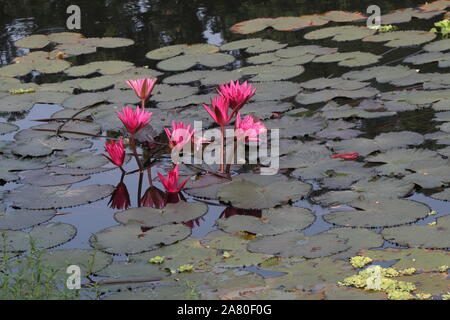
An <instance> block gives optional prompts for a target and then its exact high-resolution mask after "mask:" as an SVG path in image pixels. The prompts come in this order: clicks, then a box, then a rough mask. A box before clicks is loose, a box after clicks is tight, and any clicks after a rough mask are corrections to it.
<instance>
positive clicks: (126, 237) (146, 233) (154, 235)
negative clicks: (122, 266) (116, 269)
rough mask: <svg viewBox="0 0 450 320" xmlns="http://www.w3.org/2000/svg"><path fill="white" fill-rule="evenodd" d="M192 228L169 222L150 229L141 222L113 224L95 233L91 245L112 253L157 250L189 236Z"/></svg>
mask: <svg viewBox="0 0 450 320" xmlns="http://www.w3.org/2000/svg"><path fill="white" fill-rule="evenodd" d="M190 234H191V228H189V227H186V226H184V225H180V224H167V225H163V226H159V227H155V228H152V229H149V230H146V229H145V228H144V229H143V227H142V225H140V224H133V223H130V224H126V225H120V226H113V227H109V228H106V229H103V230H101V231H99V232H97V233H95V234H94V235H93V236H92V237H91V238H90V240H89V241H90V243H91V245H92V246H93V247H94V248H96V249H100V250H102V251H105V252H108V253H112V254H132V253H140V252H144V251H150V250H155V249H157V248H159V247H160V246H161V245H170V244H172V243H175V242H177V241H180V240H183V239H185V238H187V237H188V236H189V235H190Z"/></svg>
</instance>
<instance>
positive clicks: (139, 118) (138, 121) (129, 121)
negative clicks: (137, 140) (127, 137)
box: [117, 107, 153, 135]
mask: <svg viewBox="0 0 450 320" xmlns="http://www.w3.org/2000/svg"><path fill="white" fill-rule="evenodd" d="M152 114H153V113H152V112H147V111H145V109H144V108H142V109H141V108H139V107H137V108H136V109H135V110H133V109H132V108H131V107H126V108H122V113H120V112H117V115H118V116H119V118H120V120H121V121H122V123H123V125H124V126H125V127H126V128H127V130H128V132H129V133H130V134H132V135H134V134H136V132H138V131H139V130H141V129H142V128H143V127H145V126H146V125H147V124H148V123H149V122H150V121H151V116H152Z"/></svg>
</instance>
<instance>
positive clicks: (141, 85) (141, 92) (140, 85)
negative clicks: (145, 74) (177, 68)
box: [125, 78, 157, 101]
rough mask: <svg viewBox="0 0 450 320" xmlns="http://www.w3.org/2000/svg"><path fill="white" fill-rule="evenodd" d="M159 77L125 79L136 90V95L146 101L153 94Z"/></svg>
mask: <svg viewBox="0 0 450 320" xmlns="http://www.w3.org/2000/svg"><path fill="white" fill-rule="evenodd" d="M156 80H157V79H150V78H145V79H136V80H127V81H125V82H126V83H127V84H128V85H129V86H130V87H131V89H133V90H134V93H136V96H138V98H139V99H141V101H145V100H147V99H148V97H150V95H151V94H152V91H153V88H154V87H155V84H156Z"/></svg>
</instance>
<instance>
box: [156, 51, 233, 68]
mask: <svg viewBox="0 0 450 320" xmlns="http://www.w3.org/2000/svg"><path fill="white" fill-rule="evenodd" d="M234 60H235V58H234V57H233V56H232V55H229V54H225V53H214V54H207V53H206V54H189V55H181V56H176V57H173V58H169V59H167V60H163V61H161V62H159V63H158V64H157V67H158V69H160V70H164V71H183V70H188V69H190V68H192V67H194V66H195V65H202V66H205V67H210V68H217V67H222V66H225V65H227V64H230V63H232V62H233V61H234Z"/></svg>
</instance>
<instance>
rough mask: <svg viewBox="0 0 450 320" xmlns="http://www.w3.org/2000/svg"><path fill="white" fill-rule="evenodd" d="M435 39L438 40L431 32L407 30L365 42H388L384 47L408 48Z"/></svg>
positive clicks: (378, 36)
mask: <svg viewBox="0 0 450 320" xmlns="http://www.w3.org/2000/svg"><path fill="white" fill-rule="evenodd" d="M434 38H436V35H435V34H434V33H431V32H426V31H422V30H407V31H393V32H384V33H379V34H376V35H372V36H368V37H366V38H364V39H363V41H369V42H386V43H385V44H384V45H385V46H387V47H408V46H413V45H420V44H423V43H426V42H429V41H431V40H433V39H434Z"/></svg>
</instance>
